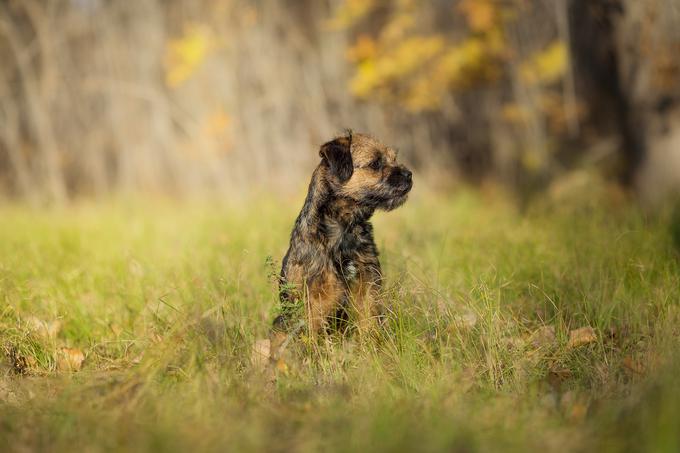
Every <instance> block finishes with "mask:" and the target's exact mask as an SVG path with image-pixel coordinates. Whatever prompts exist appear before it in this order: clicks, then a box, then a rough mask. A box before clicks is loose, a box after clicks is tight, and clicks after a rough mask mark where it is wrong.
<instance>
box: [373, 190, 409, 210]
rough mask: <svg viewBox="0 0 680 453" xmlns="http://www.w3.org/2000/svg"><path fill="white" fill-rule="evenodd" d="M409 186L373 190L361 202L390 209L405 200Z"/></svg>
mask: <svg viewBox="0 0 680 453" xmlns="http://www.w3.org/2000/svg"><path fill="white" fill-rule="evenodd" d="M410 191H411V188H410V187H404V188H389V189H387V190H381V191H375V192H373V193H371V194H369V195H367V196H365V197H364V199H363V203H362V204H364V205H366V206H369V207H371V208H373V209H381V210H383V211H391V210H393V209H396V208H398V207H399V206H401V205H402V204H404V203H405V202H406V200H407V199H408V194H409V192H410Z"/></svg>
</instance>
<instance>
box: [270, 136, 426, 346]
mask: <svg viewBox="0 0 680 453" xmlns="http://www.w3.org/2000/svg"><path fill="white" fill-rule="evenodd" d="M319 156H320V157H321V162H320V163H319V165H318V166H317V167H316V169H315V170H314V173H313V174H312V180H311V182H310V184H309V191H308V193H307V197H306V199H305V202H304V206H303V207H302V211H301V212H300V214H299V215H298V217H297V220H296V221H295V227H294V228H293V232H292V234H291V238H290V246H289V248H288V252H287V253H286V256H285V257H284V259H283V262H282V269H281V274H280V280H279V294H280V302H281V314H280V315H279V316H278V317H276V319H275V320H274V323H273V328H272V331H271V332H272V333H271V337H270V339H271V348H272V349H271V350H272V353H273V354H272V356H273V357H275V356H276V355H277V353H278V351H280V350H282V349H283V347H285V345H284V346H282V345H283V344H284V342H286V341H287V338H289V337H290V336H291V335H292V332H293V330H295V329H296V328H295V327H294V325H293V324H294V323H295V321H296V319H295V318H296V317H298V318H299V317H300V314H304V316H305V317H306V319H304V320H299V319H298V320H297V321H298V323H297V326H298V327H297V329H299V328H300V327H301V326H303V325H304V324H305V323H304V321H306V325H307V328H308V330H309V335H310V337H311V338H315V337H316V336H317V334H318V333H319V332H322V331H324V329H325V328H327V327H329V326H330V325H331V324H332V323H333V321H335V320H337V319H342V320H347V319H348V316H349V314H353V315H354V317H355V319H356V326H357V329H358V330H359V331H360V332H362V331H365V330H366V329H367V328H368V327H369V326H370V325H371V324H372V322H373V320H375V319H377V318H378V317H379V316H380V315H381V307H380V303H379V301H378V297H377V296H378V293H379V291H380V287H381V280H382V275H381V271H380V261H379V260H378V250H377V248H376V245H375V242H374V240H373V226H372V225H371V223H370V222H369V219H370V218H371V216H372V215H373V213H374V212H375V210H376V209H383V210H386V211H390V210H392V209H395V208H397V207H399V206H401V205H402V204H403V203H404V202H405V201H406V198H407V197H408V193H409V192H410V190H411V187H412V186H413V182H412V173H411V171H410V170H409V169H408V168H406V167H405V166H404V165H402V164H399V163H397V152H396V151H395V150H394V149H392V148H390V147H389V146H386V145H384V144H382V143H380V142H379V141H378V140H376V139H374V138H372V137H370V136H368V135H365V134H353V133H352V132H351V131H348V132H347V133H346V135H344V136H341V137H339V138H336V139H334V140H331V141H329V142H328V143H325V144H324V145H322V146H321V149H320V150H319ZM303 310H304V311H303ZM336 325H337V324H336Z"/></svg>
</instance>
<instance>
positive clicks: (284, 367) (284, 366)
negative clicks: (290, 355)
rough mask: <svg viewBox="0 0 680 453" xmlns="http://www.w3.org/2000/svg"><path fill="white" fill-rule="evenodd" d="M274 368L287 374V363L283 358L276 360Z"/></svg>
mask: <svg viewBox="0 0 680 453" xmlns="http://www.w3.org/2000/svg"><path fill="white" fill-rule="evenodd" d="M276 369H277V370H279V371H280V372H281V373H283V374H288V365H287V364H286V362H284V361H283V359H279V360H278V361H277V362H276Z"/></svg>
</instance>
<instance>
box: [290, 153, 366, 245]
mask: <svg viewBox="0 0 680 453" xmlns="http://www.w3.org/2000/svg"><path fill="white" fill-rule="evenodd" d="M325 172H326V169H325V168H324V167H322V166H319V167H317V168H316V170H314V174H313V175H312V181H311V182H310V184H309V191H308V193H307V198H306V199H305V204H304V206H303V207H302V211H301V212H300V215H299V217H298V220H297V223H298V224H299V226H300V227H301V230H302V231H303V232H305V233H307V234H311V235H329V233H331V232H330V231H328V228H324V227H327V226H329V224H332V225H333V226H334V227H335V229H337V227H340V228H341V229H342V230H348V229H351V228H352V227H354V225H357V224H360V223H364V222H367V221H368V219H370V217H371V216H372V215H373V212H374V211H375V209H374V208H371V207H365V206H358V205H357V202H356V201H355V200H352V199H350V198H347V197H342V196H338V195H337V194H335V193H334V192H333V190H332V188H331V187H330V185H329V183H328V181H327V180H326V174H325ZM330 236H336V234H332V233H331V234H330ZM329 239H330V238H329Z"/></svg>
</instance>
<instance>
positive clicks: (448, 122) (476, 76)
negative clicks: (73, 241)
mask: <svg viewBox="0 0 680 453" xmlns="http://www.w3.org/2000/svg"><path fill="white" fill-rule="evenodd" d="M0 62H1V64H0V194H1V197H2V198H5V199H20V200H28V201H33V202H38V203H43V202H63V201H67V200H71V199H75V198H81V197H87V198H92V197H95V198H96V197H104V196H110V195H116V194H145V193H146V194H148V193H150V194H164V195H165V194H168V195H171V196H190V195H201V194H206V193H213V194H219V195H222V194H242V193H249V192H253V191H262V190H277V191H287V190H290V191H299V190H300V189H301V188H303V187H304V186H306V184H307V182H308V178H309V174H310V170H311V168H312V167H313V166H314V165H315V164H316V163H317V162H318V153H317V149H318V146H319V145H320V144H321V143H323V142H324V141H326V140H328V139H329V138H331V137H332V136H333V135H335V134H338V133H340V132H342V130H343V129H344V128H353V129H354V130H357V131H366V132H370V133H371V134H373V135H375V136H376V137H378V138H380V139H381V140H383V141H385V142H387V143H389V144H392V145H394V146H395V147H397V148H399V149H400V151H401V155H402V156H403V158H404V160H406V161H407V162H409V163H410V164H411V165H412V166H413V167H414V168H415V169H416V171H417V172H418V173H420V175H421V176H427V177H426V178H421V180H427V181H428V182H430V183H431V185H434V186H439V187H449V186H451V185H454V184H471V185H474V186H478V185H481V186H484V185H488V184H492V185H494V186H499V187H503V188H505V189H507V190H508V191H509V193H511V194H513V195H514V196H516V199H517V200H518V202H519V203H520V204H521V205H523V206H525V205H527V203H530V202H531V200H532V199H533V198H534V197H535V196H536V195H541V194H550V196H553V197H559V194H560V192H561V191H564V190H572V189H571V188H573V187H580V188H581V189H580V190H586V191H589V190H591V189H592V187H593V186H592V184H594V181H596V182H597V183H598V184H600V183H602V184H604V186H606V187H616V188H617V189H616V190H618V191H619V193H621V194H623V196H624V197H626V199H629V198H628V195H630V198H632V199H634V200H637V201H640V202H642V203H644V204H648V205H655V204H658V203H660V202H661V201H663V200H664V199H666V198H667V197H669V196H673V195H674V194H677V191H678V189H679V188H680V3H679V2H678V1H677V0H450V1H445V0H428V1H422V0H421V1H416V0H324V1H321V0H299V1H294V2H293V1H288V2H285V1H275V0H257V1H245V0H139V1H124V0H2V1H1V2H0Z"/></svg>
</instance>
